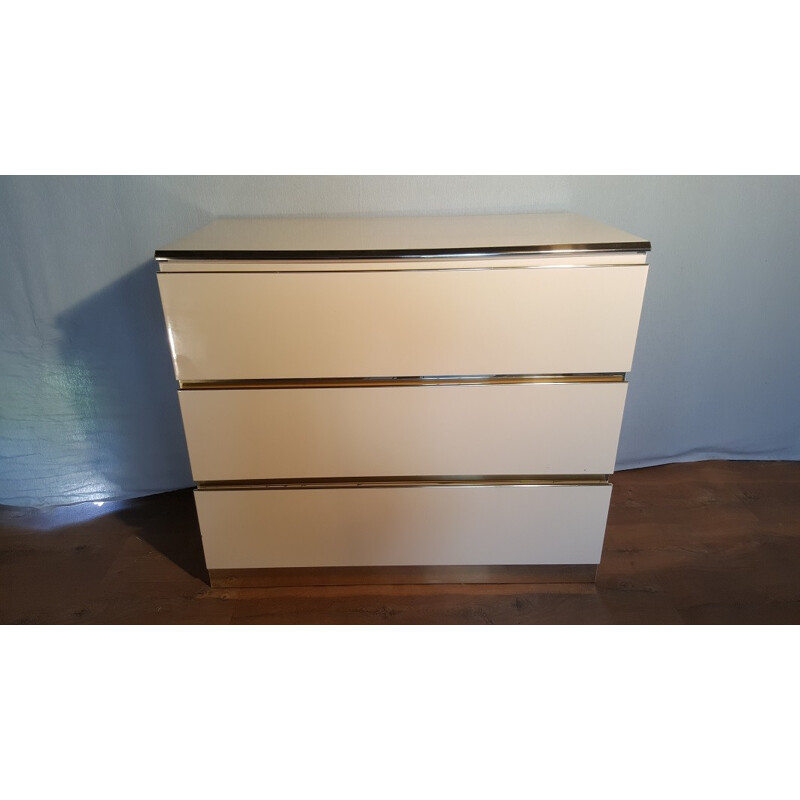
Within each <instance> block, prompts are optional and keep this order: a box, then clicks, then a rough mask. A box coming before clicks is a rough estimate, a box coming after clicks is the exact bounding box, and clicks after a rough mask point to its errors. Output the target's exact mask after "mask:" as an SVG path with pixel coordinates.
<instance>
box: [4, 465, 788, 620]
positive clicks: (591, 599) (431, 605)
mask: <svg viewBox="0 0 800 800" xmlns="http://www.w3.org/2000/svg"><path fill="white" fill-rule="evenodd" d="M613 483H614V491H613V494H612V501H611V511H610V515H609V525H608V531H607V534H606V541H605V548H604V552H603V560H602V563H601V565H600V569H599V571H598V576H597V583H596V585H592V584H542V585H534V584H519V583H515V584H501V585H489V584H442V585H427V586H426V585H402V586H390V585H386V586H370V585H362V586H305V587H302V588H293V587H277V588H271V589H232V588H229V589H211V588H210V587H209V585H208V582H207V581H208V575H207V572H206V570H205V564H204V561H203V554H202V548H201V545H200V535H199V531H198V528H197V518H196V516H195V512H194V502H193V498H192V493H191V491H189V490H186V491H180V492H172V493H169V494H163V495H156V496H153V497H147V498H142V499H139V500H135V501H131V502H126V503H119V504H112V503H108V504H104V506H103V507H100V506H97V505H96V504H92V503H85V504H80V505H78V506H73V507H67V508H63V507H62V508H60V509H53V510H48V511H35V510H28V509H19V508H9V507H0V622H3V623H6V624H8V623H22V624H24V623H29V624H65V623H96V624H97V623H102V624H152V623H167V624H185V623H201V624H217V623H222V624H228V623H236V624H242V623H245V624H246V623H267V624H287V623H288V624H307V623H312V624H339V625H342V624H344V625H348V624H362V623H372V624H375V623H377V624H382V623H390V624H440V625H442V624H447V625H450V624H464V623H467V624H598V623H604V624H609V623H610V624H678V623H701V624H715V623H737V624H773V623H783V624H795V623H799V622H800V462H753V461H751V462H733V461H706V462H700V463H695V464H669V465H666V466H659V467H650V468H647V469H639V470H629V471H626V472H620V473H617V474H616V475H615V476H614V478H613ZM109 510H110V513H107V512H109Z"/></svg>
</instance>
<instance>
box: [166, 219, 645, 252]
mask: <svg viewBox="0 0 800 800" xmlns="http://www.w3.org/2000/svg"><path fill="white" fill-rule="evenodd" d="M649 249H650V242H648V241H647V240H646V239H642V238H640V237H638V236H633V235H632V234H630V233H625V231H621V230H618V229H616V228H612V227H610V226H608V225H605V224H603V223H601V222H596V221H595V220H592V219H589V218H587V217H583V216H581V215H579V214H571V213H546V214H507V215H495V216H461V217H436V216H431V217H351V218H342V217H325V218H314V217H302V218H290V217H272V218H237V219H218V220H215V221H214V222H211V223H209V224H208V225H206V226H205V227H203V228H200V229H199V230H197V231H195V232H194V233H190V234H189V235H188V236H185V237H183V238H182V239H178V240H177V241H175V242H172V243H171V244H169V245H166V246H165V247H162V248H160V249H158V250H156V252H155V256H156V258H158V259H192V260H206V259H209V260H211V259H231V260H241V259H244V260H256V259H258V260H268V259H314V258H325V259H337V258H341V259H354V258H355V259H357V258H403V257H420V256H455V255H472V256H479V255H486V256H491V255H503V254H525V253H548V252H566V253H570V252H607V251H620V252H642V251H646V250H649Z"/></svg>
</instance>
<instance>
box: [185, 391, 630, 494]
mask: <svg viewBox="0 0 800 800" xmlns="http://www.w3.org/2000/svg"><path fill="white" fill-rule="evenodd" d="M626 391H627V383H624V382H609V383H577V382H576V383H517V384H499V385H498V384H477V385H472V384H468V385H467V384H456V385H432V386H426V385H422V386H420V385H415V386H397V387H395V386H389V387H386V386H365V387H345V388H342V387H336V388H292V389H287V388H279V389H275V388H258V389H190V390H183V391H181V392H179V397H180V404H181V412H182V414H183V420H184V427H185V430H186V438H187V443H188V446H189V459H190V461H191V466H192V474H193V477H194V480H195V481H197V482H199V483H202V482H207V481H246V480H259V479H264V480H275V479H287V480H288V479H302V478H344V477H388V476H407V477H426V476H430V477H435V476H467V475H468V476H484V475H485V476H492V475H495V476H498V475H605V474H608V473H611V472H613V470H614V461H615V459H616V453H617V442H618V439H619V433H620V426H621V423H622V412H623V407H624V404H625V394H626Z"/></svg>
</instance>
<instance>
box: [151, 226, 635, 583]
mask: <svg viewBox="0 0 800 800" xmlns="http://www.w3.org/2000/svg"><path fill="white" fill-rule="evenodd" d="M649 249H650V245H649V243H648V242H647V241H645V240H643V239H640V238H638V237H636V236H632V235H630V234H627V233H624V232H622V231H618V230H615V229H613V228H609V227H607V226H605V225H602V224H600V223H597V222H593V221H592V220H588V219H586V218H584V217H580V216H577V215H574V214H536V215H510V216H496V217H428V218H394V219H387V218H364V219H323V220H320V219H228V220H218V221H216V222H214V223H212V224H210V225H208V226H206V227H205V228H202V229H201V230H199V231H197V232H195V233H194V234H191V235H189V236H188V237H186V238H185V239H182V240H179V241H177V242H175V243H173V244H172V245H169V246H167V247H165V248H162V249H161V250H158V251H157V252H156V258H157V260H158V262H159V266H160V273H159V275H158V280H159V288H160V292H161V298H162V302H163V307H164V314H165V317H166V322H167V329H168V333H169V341H170V346H171V349H172V355H173V359H174V364H175V374H176V377H177V379H178V381H179V384H180V391H179V398H180V405H181V411H182V414H183V421H184V427H185V431H186V438H187V442H188V447H189V457H190V461H191V466H192V473H193V477H194V480H195V481H196V482H197V487H198V488H197V491H196V493H195V498H196V501H197V511H198V517H199V521H200V529H201V533H202V537H203V547H204V550H205V556H206V564H207V566H208V569H209V573H210V575H211V578H212V583H224V582H225V581H227V580H230V579H231V578H235V579H236V580H238V581H239V585H248V583H253V584H254V585H255V584H258V583H261V582H262V581H263V580H265V579H266V580H269V578H270V576H272V577H274V576H275V575H276V574H278V573H280V572H281V571H283V573H285V572H286V571H287V569H288V570H289V571H291V570H297V568H309V567H313V568H325V567H338V568H355V569H356V571H357V568H365V567H382V568H383V567H385V568H395V569H397V568H406V567H426V568H428V569H429V570H431V569H434V568H440V571H439V573H436V572H435V569H434V572H430V573H429V574H430V575H434V576H435V575H439V576H441V574H443V573H442V572H441V570H442V569H455V568H459V569H460V570H461V572H460V573H459V574H461V575H462V576H463V574H464V570H467V569H469V568H474V569H478V568H487V567H497V568H503V569H511V568H513V567H515V566H517V567H521V566H522V565H525V566H526V567H532V566H539V567H546V566H548V565H549V566H551V567H553V566H555V565H571V566H577V567H578V568H579V569H581V568H582V569H583V574H591V573H590V572H588V570H587V565H596V564H597V563H598V562H599V560H600V555H601V551H602V545H603V535H604V531H605V523H606V516H607V512H608V504H609V499H610V495H611V486H610V484H609V483H608V475H609V474H610V473H611V472H613V469H614V462H615V458H616V451H617V442H618V438H619V431H620V425H621V422H622V412H623V406H624V403H625V393H626V389H627V383H626V381H625V377H626V373H627V372H628V371H629V370H630V367H631V363H632V359H633V350H634V344H635V341H636V333H637V328H638V324H639V315H640V311H641V306H642V298H643V294H644V288H645V281H646V278H647V269H648V268H647V263H646V253H647V251H648V250H649ZM588 569H589V570H590V569H591V566H589V567H588ZM317 572H319V570H317ZM480 574H482V575H484V577H485V576H486V574H487V573H486V571H485V570H484V571H483V572H481V573H480Z"/></svg>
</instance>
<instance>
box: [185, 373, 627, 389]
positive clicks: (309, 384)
mask: <svg viewBox="0 0 800 800" xmlns="http://www.w3.org/2000/svg"><path fill="white" fill-rule="evenodd" d="M624 380H625V373H624V372H613V373H604V372H603V373H601V372H592V373H570V374H563V375H453V376H450V375H444V376H442V375H434V376H419V377H398V378H392V377H382V378H275V379H270V380H260V379H252V380H250V379H245V380H234V379H231V380H221V381H181V382H180V388H181V389H328V388H356V387H358V388H360V387H372V386H472V385H484V384H485V385H489V386H496V385H504V384H524V383H621V382H623V381H624Z"/></svg>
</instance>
